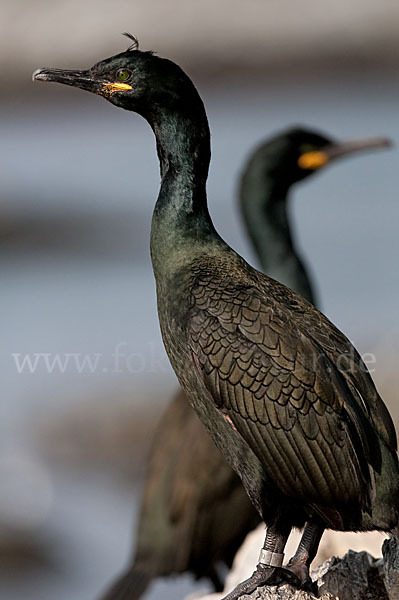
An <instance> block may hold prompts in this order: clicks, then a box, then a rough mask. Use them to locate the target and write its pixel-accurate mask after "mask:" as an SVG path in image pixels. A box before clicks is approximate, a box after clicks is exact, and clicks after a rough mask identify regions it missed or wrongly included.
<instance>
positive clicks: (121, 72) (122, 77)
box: [116, 69, 132, 81]
mask: <svg viewBox="0 0 399 600" xmlns="http://www.w3.org/2000/svg"><path fill="white" fill-rule="evenodd" d="M131 74H132V72H131V71H129V69H118V70H117V72H116V78H117V80H118V81H127V80H128V79H129V77H130V75H131Z"/></svg>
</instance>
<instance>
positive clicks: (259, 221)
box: [240, 159, 315, 304]
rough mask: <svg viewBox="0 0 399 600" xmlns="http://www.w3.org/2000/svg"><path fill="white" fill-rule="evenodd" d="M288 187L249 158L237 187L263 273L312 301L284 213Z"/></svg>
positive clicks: (287, 219) (308, 283)
mask: <svg viewBox="0 0 399 600" xmlns="http://www.w3.org/2000/svg"><path fill="white" fill-rule="evenodd" d="M288 190H289V186H288V185H287V184H286V183H285V181H283V178H282V177H277V175H273V174H272V173H268V172H267V170H265V165H264V162H263V159H262V161H256V160H254V161H250V163H249V164H248V166H247V168H246V170H245V172H244V174H243V176H242V179H241V187H240V204H241V210H242V214H243V217H244V222H245V225H246V228H247V231H248V235H249V237H250V239H251V241H252V244H253V246H254V248H255V251H256V254H257V256H258V258H259V261H260V264H261V267H262V270H263V272H264V273H266V274H267V275H269V276H270V277H273V278H274V279H277V280H278V281H280V282H281V283H284V284H285V285H287V286H288V287H290V288H291V289H293V290H295V291H296V292H298V293H299V294H301V295H302V296H303V297H304V298H306V299H307V300H309V301H310V302H312V303H313V304H314V303H315V295H314V291H313V289H312V285H311V283H310V279H309V276H308V274H307V271H306V269H305V267H304V264H303V262H302V259H301V258H300V257H299V255H298V252H297V250H296V249H295V245H294V242H293V239H292V233H291V228H290V223H289V218H288V215H287V199H288Z"/></svg>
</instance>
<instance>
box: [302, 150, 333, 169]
mask: <svg viewBox="0 0 399 600" xmlns="http://www.w3.org/2000/svg"><path fill="white" fill-rule="evenodd" d="M328 161H329V156H328V154H326V153H325V152H321V151H318V150H315V151H314V152H305V153H304V154H301V156H300V157H299V158H298V166H299V167H301V169H315V170H316V169H319V168H320V167H324V165H325V164H326V163H328Z"/></svg>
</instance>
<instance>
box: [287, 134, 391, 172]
mask: <svg viewBox="0 0 399 600" xmlns="http://www.w3.org/2000/svg"><path fill="white" fill-rule="evenodd" d="M390 146H392V142H391V140H390V139H389V138H386V137H373V138H364V139H359V140H347V141H345V142H334V143H332V144H328V145H327V146H324V148H321V149H320V150H315V151H311V152H305V153H304V154H301V156H300V157H299V159H298V165H299V166H300V167H301V168H302V169H312V170H316V169H320V168H321V167H324V166H325V165H326V164H327V163H329V162H331V161H332V160H336V159H337V158H341V157H342V156H347V155H348V154H354V153H355V152H361V151H363V150H374V149H377V148H389V147H390Z"/></svg>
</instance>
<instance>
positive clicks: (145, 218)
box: [0, 0, 399, 600]
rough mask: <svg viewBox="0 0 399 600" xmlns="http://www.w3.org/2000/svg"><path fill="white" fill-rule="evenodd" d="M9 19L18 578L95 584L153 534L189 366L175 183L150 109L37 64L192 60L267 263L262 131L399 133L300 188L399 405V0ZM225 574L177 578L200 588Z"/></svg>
mask: <svg viewBox="0 0 399 600" xmlns="http://www.w3.org/2000/svg"><path fill="white" fill-rule="evenodd" d="M1 12H2V19H1V21H0V67H1V68H0V72H1V75H0V77H1V81H0V85H1V96H0V120H1V136H0V153H1V155H0V169H1V188H0V249H1V252H0V265H1V266H0V278H1V284H2V285H1V288H2V292H1V297H2V311H1V314H2V341H3V343H2V346H1V350H0V353H1V354H0V360H1V365H2V394H1V404H0V413H1V419H0V427H1V436H0V439H1V442H0V443H1V452H0V481H1V488H0V597H1V598H2V599H3V598H4V599H5V600H20V599H21V600H22V599H25V598H27V597H28V598H30V599H32V600H33V599H36V598H37V599H39V598H40V600H53V599H54V598H57V600H67V599H68V600H70V598H74V599H79V600H94V598H96V596H97V594H99V592H100V590H102V589H103V588H104V586H105V585H106V583H108V582H109V581H110V579H111V578H112V577H113V576H114V575H115V574H116V573H117V572H118V571H119V570H121V568H122V567H123V565H124V564H125V563H126V561H127V558H128V555H129V553H130V551H131V547H132V535H133V531H134V524H135V519H136V509H137V507H138V500H139V495H140V485H141V481H142V477H143V467H144V460H145V456H146V452H147V450H148V443H149V441H150V439H151V434H152V431H153V429H154V426H155V424H156V422H157V420H158V418H159V416H160V414H161V411H162V410H163V408H164V407H165V406H166V404H167V402H168V401H169V399H170V398H171V396H172V394H173V392H174V391H175V390H176V382H175V378H174V375H173V373H172V372H171V369H170V367H169V364H168V361H167V358H166V356H165V354H164V351H163V347H162V343H161V339H160V334H159V329H158V322H157V318H156V307H155V290H154V282H153V275H152V271H151V264H150V258H149V230H150V220H151V213H152V208H153V205H154V201H155V198H156V196H157V191H158V186H159V171H158V163H157V158H156V153H155V144H154V139H153V134H152V132H151V130H150V128H149V127H148V125H147V123H145V122H144V120H142V119H141V118H140V117H138V116H137V115H134V114H129V113H127V112H124V111H118V110H115V108H114V107H113V106H111V105H110V104H108V103H107V102H105V101H104V100H103V99H102V98H98V97H96V96H93V95H89V94H84V93H82V92H81V91H80V90H79V91H78V90H76V89H72V88H67V87H62V86H56V85H46V86H44V85H41V84H33V83H31V73H32V71H33V70H34V69H36V68H37V67H45V66H55V67H64V68H87V67H89V66H91V65H92V64H93V63H94V62H97V61H98V60H100V59H102V58H105V57H106V56H108V55H111V54H115V53H118V52H120V51H123V50H125V49H126V47H127V45H128V41H127V40H126V39H124V38H122V37H121V36H120V35H119V34H120V32H122V31H126V30H127V31H131V32H132V33H133V34H134V35H136V36H137V37H138V38H139V41H140V44H141V48H142V49H154V50H156V51H157V52H158V53H159V54H160V55H161V56H166V57H168V58H170V59H172V60H174V61H175V62H177V63H179V64H180V65H181V66H182V67H183V68H184V69H185V70H186V71H187V72H188V74H189V75H190V76H191V77H192V78H193V80H194V82H195V83H196V85H197V87H198V89H199V91H200V94H201V95H202V97H203V99H204V101H205V105H206V108H207V112H208V117H209V120H210V126H211V131H212V151H213V158H212V164H211V172H210V178H209V187H208V195H209V205H210V211H211V214H212V216H213V217H214V221H215V224H216V226H217V228H218V230H219V231H220V232H221V233H222V235H223V237H224V238H225V239H227V241H228V242H229V243H230V244H231V245H232V246H233V247H234V248H235V249H236V250H238V251H239V252H240V253H242V254H243V255H244V256H245V257H246V258H247V259H248V260H249V261H250V262H252V263H254V264H255V261H254V258H253V255H252V254H251V251H250V250H249V244H248V241H247V240H246V238H245V235H244V232H243V228H242V226H241V223H240V219H239V215H238V211H237V206H236V186H237V177H238V174H239V172H240V168H241V166H242V164H243V161H244V159H245V157H246V155H247V154H248V152H249V151H250V150H251V149H252V148H253V146H254V145H255V144H256V143H258V142H259V141H260V140H262V139H263V138H264V137H266V136H268V135H270V134H271V133H274V132H276V131H278V130H279V129H282V128H285V127H286V126H288V125H291V124H303V125H309V126H312V127H315V128H317V129H319V130H321V131H322V132H325V133H326V134H328V135H331V136H335V137H339V138H349V137H355V136H371V135H379V134H381V135H388V136H390V137H391V138H392V139H393V141H394V143H395V145H396V147H394V148H393V149H392V150H390V151H388V152H380V153H373V154H369V155H367V156H366V155H364V156H361V157H360V156H359V157H356V158H353V159H350V160H349V159H348V160H346V161H343V162H342V163H339V164H335V165H334V166H332V167H331V168H329V169H327V170H326V172H323V173H322V174H320V176H317V177H315V178H312V180H311V181H309V182H306V183H304V184H303V185H302V186H298V188H297V189H295V190H294V194H293V198H292V204H291V212H292V219H293V226H294V227H295V231H296V238H297V242H298V246H299V248H300V249H301V251H302V253H303V255H304V256H305V258H306V260H307V263H308V265H309V267H310V270H311V274H312V275H313V278H314V280H315V282H316V284H317V290H318V292H319V297H320V299H321V304H322V308H323V310H324V312H325V313H326V314H327V315H328V317H329V318H330V319H332V320H333V321H334V322H335V323H336V324H337V325H338V326H339V327H340V328H341V329H342V330H343V331H344V332H345V333H346V334H347V335H348V337H350V338H351V340H352V341H354V342H355V344H356V346H357V347H358V349H359V350H360V352H361V353H363V354H365V358H366V361H367V362H368V364H369V367H370V369H371V370H372V371H373V376H374V379H375V381H376V382H377V385H378V388H379V391H380V392H381V393H382V396H383V398H384V399H385V401H386V402H387V404H388V405H389V407H390V410H391V412H392V414H393V415H394V417H395V421H396V423H398V419H399V408H398V403H397V398H396V396H397V392H396V390H397V386H398V383H399V381H398V379H399V376H398V370H397V356H398V352H399V320H398V316H399V315H398V312H399V310H398V296H399V276H398V269H397V258H398V250H399V248H398V244H399V242H398V235H397V229H398V224H399V202H398V198H397V190H398V188H399V170H398V164H399V155H398V152H399V150H398V149H397V146H398V145H399V119H398V102H399V77H398V75H399V71H398V67H399V58H398V57H399V38H398V35H397V32H398V27H399V4H398V3H397V1H396V0H380V2H378V3H376V2H375V1H374V0H336V1H335V2H334V3H327V4H326V3H324V2H319V1H318V0H302V1H301V2H300V3H296V2H293V1H292V0H279V2H276V1H274V0H249V1H248V2H245V3H243V2H237V1H232V0H230V1H229V2H228V1H227V0H221V1H219V2H212V1H211V0H203V1H202V2H201V3H197V2H193V1H189V2H187V1H186V2H181V1H178V0H169V1H168V2H165V1H161V0H146V1H144V0H136V1H135V2H134V3H133V2H126V1H124V0H116V1H114V2H106V1H105V0H97V1H96V2H94V1H87V0H86V1H83V2H82V0H79V2H78V1H77V0H73V1H72V0H71V1H69V2H49V1H48V0H42V1H41V2H35V3H30V2H28V1H27V0H20V1H19V2H18V3H16V2H11V1H10V0H3V2H2V6H1ZM198 587H199V588H201V587H204V583H203V582H199V583H197V584H194V583H193V582H192V580H191V579H190V578H189V577H182V578H179V579H175V580H168V581H167V582H158V583H157V584H155V585H154V586H153V587H152V588H151V590H150V592H149V593H148V595H147V596H146V598H148V600H160V599H161V598H162V599H163V600H169V599H173V600H176V598H183V597H184V595H185V594H186V593H188V592H190V591H193V590H194V589H196V588H198Z"/></svg>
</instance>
